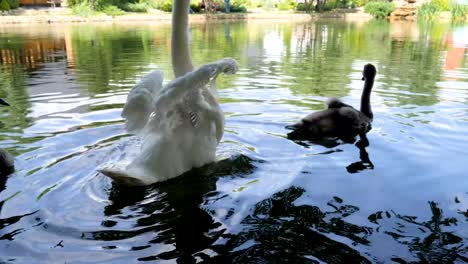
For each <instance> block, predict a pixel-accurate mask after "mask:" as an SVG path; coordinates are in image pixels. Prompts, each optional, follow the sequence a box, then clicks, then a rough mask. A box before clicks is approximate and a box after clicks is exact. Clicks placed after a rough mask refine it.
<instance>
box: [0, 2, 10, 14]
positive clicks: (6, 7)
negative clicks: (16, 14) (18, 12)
mask: <svg viewBox="0 0 468 264" xmlns="http://www.w3.org/2000/svg"><path fill="white" fill-rule="evenodd" d="M0 10H1V11H10V4H8V1H7V0H2V2H0Z"/></svg>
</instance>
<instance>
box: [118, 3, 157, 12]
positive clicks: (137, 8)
mask: <svg viewBox="0 0 468 264" xmlns="http://www.w3.org/2000/svg"><path fill="white" fill-rule="evenodd" d="M121 8H122V9H123V10H124V11H128V12H135V13H146V12H148V9H150V8H151V6H150V5H149V4H148V3H147V2H138V3H125V4H123V5H122V6H121Z"/></svg>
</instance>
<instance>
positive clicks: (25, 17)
mask: <svg viewBox="0 0 468 264" xmlns="http://www.w3.org/2000/svg"><path fill="white" fill-rule="evenodd" d="M69 12H70V9H67V8H55V9H52V8H50V9H44V10H41V11H34V10H21V11H20V12H18V14H14V15H0V26H1V25H12V24H61V23H128V22H130V23H131V22H161V23H171V19H172V16H171V14H170V13H164V12H153V13H145V14H132V13H130V14H125V15H122V16H115V17H112V16H107V15H104V14H100V15H96V16H92V17H81V16H76V15H71V14H69ZM319 19H343V20H364V21H367V20H370V19H372V16H370V15H369V14H366V13H363V12H356V13H350V12H349V13H348V12H329V13H322V14H312V15H310V14H305V13H232V14H210V15H205V14H190V16H189V20H190V22H192V23H193V22H207V21H251V20H257V21H258V20H262V21H272V20H274V21H296V22H298V21H312V20H319Z"/></svg>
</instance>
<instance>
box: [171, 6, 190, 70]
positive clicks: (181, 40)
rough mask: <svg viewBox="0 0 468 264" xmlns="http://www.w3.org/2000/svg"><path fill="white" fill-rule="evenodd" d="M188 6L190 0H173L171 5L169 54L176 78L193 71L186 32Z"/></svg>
mask: <svg viewBox="0 0 468 264" xmlns="http://www.w3.org/2000/svg"><path fill="white" fill-rule="evenodd" d="M189 6H190V0H174V1H173V5H172V38H171V56H172V67H173V70H174V75H175V77H176V78H177V77H180V76H182V75H184V74H186V73H188V72H191V71H193V65H192V58H191V56H190V48H189V47H190V45H189V34H188V14H189Z"/></svg>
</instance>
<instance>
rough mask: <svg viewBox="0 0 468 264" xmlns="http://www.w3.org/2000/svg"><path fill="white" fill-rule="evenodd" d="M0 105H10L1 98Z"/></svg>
mask: <svg viewBox="0 0 468 264" xmlns="http://www.w3.org/2000/svg"><path fill="white" fill-rule="evenodd" d="M0 105H6V106H10V104H9V103H7V102H6V101H5V100H3V99H2V98H0Z"/></svg>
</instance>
